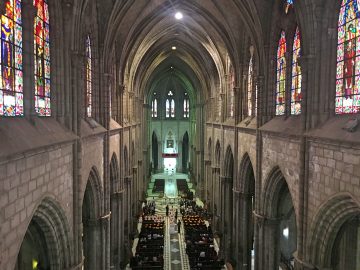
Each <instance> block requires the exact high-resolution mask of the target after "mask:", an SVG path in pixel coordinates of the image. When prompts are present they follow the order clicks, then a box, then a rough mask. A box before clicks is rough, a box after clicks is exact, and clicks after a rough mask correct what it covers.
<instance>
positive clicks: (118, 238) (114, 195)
mask: <svg viewBox="0 0 360 270" xmlns="http://www.w3.org/2000/svg"><path fill="white" fill-rule="evenodd" d="M118 164H119V163H118V159H117V157H116V154H115V153H114V154H113V155H112V158H111V162H110V184H111V190H110V192H111V193H110V209H111V217H110V230H111V237H110V248H111V252H110V263H111V267H112V268H113V269H118V267H119V266H120V262H121V261H122V259H123V258H122V254H123V245H122V243H123V239H124V236H123V231H124V229H123V222H122V214H123V210H122V209H123V200H124V198H123V195H124V194H123V192H121V189H122V186H121V182H120V170H119V165H118Z"/></svg>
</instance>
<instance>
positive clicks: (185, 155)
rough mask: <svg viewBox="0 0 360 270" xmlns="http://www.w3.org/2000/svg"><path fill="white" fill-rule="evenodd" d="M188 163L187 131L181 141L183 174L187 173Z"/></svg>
mask: <svg viewBox="0 0 360 270" xmlns="http://www.w3.org/2000/svg"><path fill="white" fill-rule="evenodd" d="M188 161H189V134H188V133H187V131H186V132H185V134H184V137H183V141H182V169H183V172H184V173H187V171H188V166H187V165H188Z"/></svg>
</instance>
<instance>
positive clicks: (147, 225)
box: [130, 202, 164, 269]
mask: <svg viewBox="0 0 360 270" xmlns="http://www.w3.org/2000/svg"><path fill="white" fill-rule="evenodd" d="M154 214H155V202H148V203H146V204H145V205H144V207H143V215H142V218H141V219H142V226H141V231H140V234H139V241H138V244H137V246H136V253H135V256H134V257H132V258H131V261H130V267H131V268H132V269H163V268H164V258H163V253H164V217H162V216H157V215H154Z"/></svg>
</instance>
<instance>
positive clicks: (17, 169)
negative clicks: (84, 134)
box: [0, 144, 73, 270]
mask: <svg viewBox="0 0 360 270" xmlns="http://www.w3.org/2000/svg"><path fill="white" fill-rule="evenodd" d="M72 162H73V150H72V145H71V144H67V145H61V146H53V147H50V148H47V149H43V150H39V151H37V152H33V153H26V154H25V157H21V158H19V159H13V160H10V161H8V162H5V163H3V164H1V165H0V171H1V173H0V183H1V186H0V188H1V190H0V194H1V196H0V211H1V212H0V216H1V220H0V224H1V236H0V242H1V252H0V253H1V261H0V268H1V269H4V270H5V269H9V270H13V269H14V266H15V262H16V258H17V255H18V252H19V249H20V246H21V243H22V241H23V238H24V235H25V233H26V230H27V227H28V225H29V223H30V221H31V219H32V216H33V214H34V212H35V211H36V209H37V206H38V205H39V204H40V203H41V201H42V200H43V199H44V198H45V197H50V198H53V199H54V200H55V201H56V202H57V203H58V204H59V205H60V206H61V208H62V209H63V210H64V212H65V213H66V219H67V220H66V223H67V224H68V225H69V226H70V228H71V227H72V220H73V214H72V213H73V212H72V209H73V203H72V202H73V167H72Z"/></svg>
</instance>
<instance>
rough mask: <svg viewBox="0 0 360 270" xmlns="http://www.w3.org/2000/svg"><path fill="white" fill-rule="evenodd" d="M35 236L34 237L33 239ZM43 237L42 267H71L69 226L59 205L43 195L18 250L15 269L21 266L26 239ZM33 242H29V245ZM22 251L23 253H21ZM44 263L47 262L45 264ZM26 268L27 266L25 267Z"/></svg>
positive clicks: (57, 269)
mask: <svg viewBox="0 0 360 270" xmlns="http://www.w3.org/2000/svg"><path fill="white" fill-rule="evenodd" d="M33 237H34V238H36V239H33ZM37 237H39V238H42V239H43V242H42V243H41V244H43V245H44V246H43V249H44V252H45V253H47V254H46V255H47V256H46V255H45V254H44V255H45V257H47V258H44V259H45V261H46V262H40V261H39V263H41V264H42V265H43V267H49V268H51V269H54V270H61V269H67V268H69V267H71V265H72V261H73V257H72V255H73V253H72V246H71V237H70V227H69V224H68V221H67V218H66V215H65V212H64V210H63V209H62V208H61V206H60V205H59V204H58V203H57V202H56V201H55V200H54V199H53V198H50V197H45V198H44V199H43V200H42V201H41V203H40V204H39V206H38V207H37V209H36V211H35V213H34V215H33V217H32V219H31V221H30V224H29V226H28V230H27V232H26V234H25V236H24V240H23V243H22V245H21V248H20V250H19V254H18V259H17V267H16V269H19V270H21V269H25V268H23V265H22V263H24V261H25V260H26V259H25V257H26V256H25V255H26V254H25V253H26V252H28V251H26V244H28V243H27V242H28V241H30V242H31V241H33V240H37V241H39V242H41V240H39V238H37ZM31 244H33V243H30V246H31ZM23 253H24V254H23ZM45 264H48V265H47V266H45ZM26 269H27V268H26Z"/></svg>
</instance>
